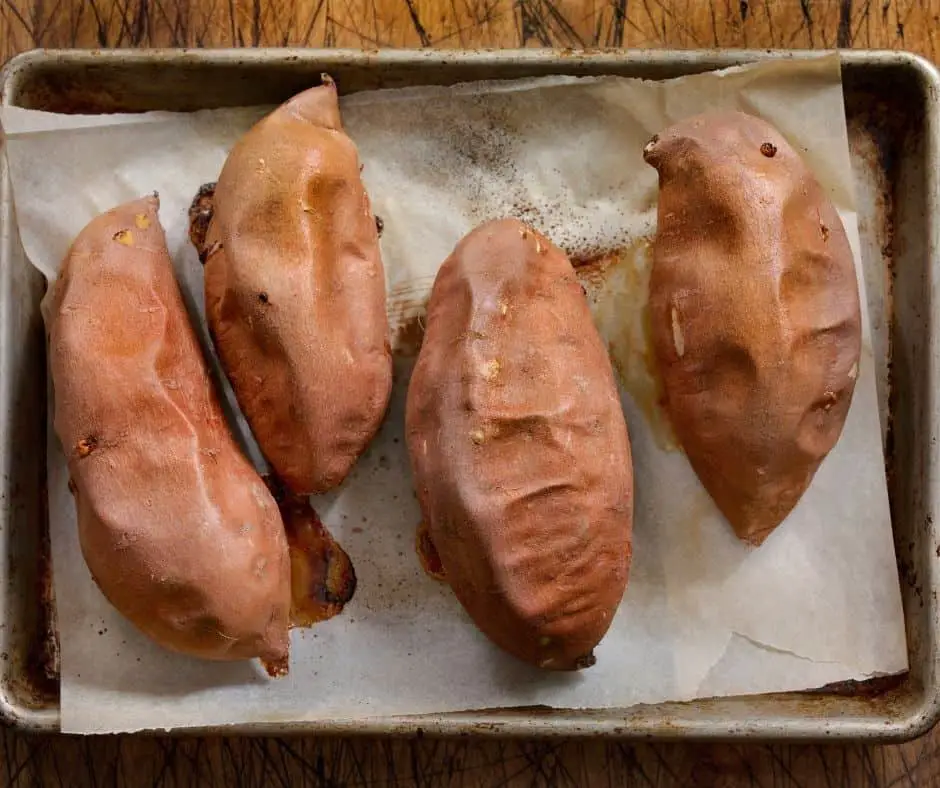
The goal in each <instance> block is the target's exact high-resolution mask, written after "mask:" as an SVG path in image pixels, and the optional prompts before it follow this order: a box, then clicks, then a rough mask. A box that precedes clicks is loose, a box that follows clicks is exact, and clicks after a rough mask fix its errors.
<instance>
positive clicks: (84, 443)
mask: <svg viewBox="0 0 940 788" xmlns="http://www.w3.org/2000/svg"><path fill="white" fill-rule="evenodd" d="M97 448H98V439H97V438H96V437H95V436H94V435H89V436H88V437H87V438H82V440H80V441H79V442H78V445H77V446H76V447H75V453H76V454H77V455H78V456H79V457H82V458H84V457H87V456H88V455H89V454H91V453H92V452H93V451H94V450H95V449H97Z"/></svg>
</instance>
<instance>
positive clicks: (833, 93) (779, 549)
mask: <svg viewBox="0 0 940 788" xmlns="http://www.w3.org/2000/svg"><path fill="white" fill-rule="evenodd" d="M719 107H725V108H739V109H743V110H745V111H748V112H751V113H755V114H758V115H761V116H763V117H764V118H766V119H767V120H769V121H770V122H771V123H773V124H775V125H776V126H777V127H778V128H779V129H780V131H781V132H782V133H783V134H784V135H785V136H786V137H787V138H788V139H789V140H790V142H791V143H792V144H793V145H794V146H795V147H796V148H797V149H798V150H799V151H801V152H802V153H803V154H804V155H805V157H806V159H807V161H808V163H809V164H810V166H811V167H812V168H813V170H814V171H815V172H816V174H817V176H818V177H819V178H820V180H821V181H822V182H823V184H824V185H825V187H826V188H827V190H828V191H829V193H830V194H831V195H832V197H833V199H834V201H835V202H836V204H837V206H838V207H839V209H840V213H841V215H842V218H843V221H844V222H845V225H846V228H847V230H848V233H849V238H850V240H851V242H852V246H853V249H854V250H855V251H856V259H857V261H858V264H859V265H861V262H860V253H859V248H860V244H859V237H858V229H857V221H856V215H855V198H854V189H853V179H852V171H851V166H850V159H849V150H848V143H847V136H846V125H845V118H844V110H843V101H842V90H841V80H840V74H839V66H838V61H837V59H835V58H833V57H822V58H819V59H814V60H812V61H800V62H776V63H766V64H761V65H756V66H751V67H745V68H740V69H735V70H731V71H728V72H723V73H712V74H705V75H699V76H693V77H686V78H683V79H679V80H675V81H670V82H662V83H653V82H642V81H636V80H625V79H620V78H598V79H589V80H579V79H573V78H551V79H547V80H526V81H524V82H517V83H481V84H475V85H464V86H459V87H457V88H421V89H410V90H404V91H383V92H376V93H363V94H358V95H355V96H352V97H349V98H347V99H345V100H344V106H343V112H344V122H345V124H346V127H347V129H348V131H349V133H350V134H351V136H352V137H353V139H354V140H355V141H356V143H357V144H358V145H359V148H360V151H361V154H362V158H363V161H364V163H365V170H364V178H365V181H366V185H367V187H368V189H369V192H370V194H371V197H372V201H373V205H374V208H375V211H376V213H377V214H378V215H379V216H381V217H382V219H383V221H384V228H385V229H384V234H383V236H382V251H383V255H384V260H385V266H386V270H387V276H388V285H389V314H390V317H391V320H392V325H393V337H394V338H395V345H396V350H397V351H398V358H397V360H396V374H397V377H396V383H395V389H394V394H393V398H392V403H391V408H390V411H389V417H388V419H387V421H386V422H385V425H384V427H383V428H382V431H381V433H380V434H379V436H378V437H377V439H376V440H375V442H374V444H373V445H372V447H371V448H370V449H369V451H368V453H367V454H366V455H365V456H364V457H363V458H362V460H361V462H360V463H359V464H358V466H357V468H356V470H355V472H354V473H353V474H352V476H351V478H349V480H348V481H347V482H346V483H345V484H344V485H343V486H342V487H341V489H339V490H338V491H336V492H335V493H333V494H330V495H326V496H322V497H319V498H316V499H314V505H315V507H316V508H317V510H318V511H319V512H320V514H321V516H322V517H323V519H324V521H325V522H326V523H327V525H328V526H329V528H330V529H331V530H332V531H333V533H334V534H336V535H337V536H338V538H339V539H340V540H341V542H342V543H343V545H344V546H345V547H346V549H347V550H348V551H349V553H350V555H351V556H352V558H353V561H354V562H355V566H356V571H357V573H358V576H359V589H358V591H357V593H356V596H355V598H354V600H353V601H352V603H351V604H350V605H349V606H348V607H347V608H346V611H345V613H344V614H343V615H342V616H340V617H339V618H336V619H334V620H332V621H329V622H327V623H325V624H322V625H320V626H317V627H316V628H314V629H312V630H294V632H293V655H292V662H291V673H290V676H289V677H288V678H286V679H281V680H271V679H268V678H267V677H266V676H265V675H264V674H263V672H262V671H261V670H260V669H259V668H258V666H257V665H254V664H250V663H245V664H222V665H220V664H213V663H204V662H199V661H196V660H193V659H188V658H185V657H181V656H178V655H174V654H170V653H167V652H165V651H163V650H161V649H160V648H158V647H157V646H155V645H153V644H151V643H150V642H149V641H147V640H146V639H145V638H144V637H143V636H141V635H139V634H138V633H137V632H136V631H135V630H134V629H133V628H132V627H131V626H130V625H129V624H127V623H126V622H125V621H124V620H123V619H122V618H121V616H119V615H118V614H117V613H116V612H115V611H114V610H113V609H112V608H111V607H110V606H109V605H108V604H107V603H106V602H105V600H104V599H103V597H102V596H101V595H100V593H99V592H98V591H97V589H96V588H95V586H94V584H93V583H92V581H91V578H90V577H89V574H88V572H87V570H86V568H85V565H84V563H83V562H82V560H81V557H80V553H79V547H78V541H77V536H76V528H75V517H74V509H73V505H72V501H71V499H70V496H69V494H68V491H67V488H66V481H67V480H66V471H65V463H64V460H63V457H62V454H61V451H60V449H59V447H58V444H57V442H56V440H55V438H54V436H53V437H51V438H50V454H49V457H50V459H49V494H50V512H51V527H52V546H53V559H54V575H55V591H56V598H57V601H58V620H59V627H60V636H61V664H62V727H63V729H64V730H66V731H83V732H90V731H117V730H134V729H140V728H164V727H184V726H194V725H219V724H225V723H243V722H252V721H266V722H271V721H297V720H310V719H322V718H328V719H334V720H342V719H345V720H348V719H355V718H361V717H368V716H382V715H392V714H419V713H425V712H443V711H454V710H464V709H473V708H484V707H489V708H492V707H500V706H518V705H531V704H547V705H551V706H557V707H626V706H630V705H632V704H636V703H641V702H645V703H650V702H656V701H663V700H677V699H690V698H694V697H703V696H708V695H721V694H735V693H759V692H769V691H783V690H794V689H803V688H808V687H815V686H819V685H822V684H825V683H827V682H831V681H836V680H842V679H858V678H864V677H868V676H871V675H875V674H885V673H894V672H899V671H902V670H904V669H905V668H906V667H907V656H906V649H905V641H904V628H903V622H902V613H901V601H900V593H899V585H898V577H897V570H896V566H895V561H894V548H893V543H892V537H891V524H890V516H889V512H888V499H887V493H886V484H885V474H884V464H883V459H882V444H881V431H880V428H879V411H878V403H877V397H876V386H875V364H874V363H873V359H872V354H871V346H872V345H871V335H870V327H869V321H868V317H867V314H866V316H865V336H866V340H865V352H864V355H863V359H862V363H861V366H860V377H859V380H858V385H857V388H856V392H855V398H854V401H853V403H852V407H851V410H850V413H849V417H848V422H847V424H846V426H845V431H844V433H843V435H842V439H841V440H840V442H839V444H838V445H837V447H836V448H835V450H834V451H833V452H832V453H831V455H830V456H829V458H828V459H827V460H826V461H825V462H824V463H823V465H822V467H821V469H820V471H819V473H818V474H817V476H816V479H815V481H814V482H813V485H812V487H811V488H810V489H809V490H808V492H807V493H806V495H805V496H804V498H803V500H802V501H801V502H800V504H799V506H798V507H797V508H796V509H795V510H794V512H793V513H792V514H791V516H790V517H789V518H788V520H787V521H786V522H785V523H784V524H783V525H782V526H781V527H780V528H779V529H778V530H777V531H776V532H775V533H774V534H773V535H772V536H771V538H770V539H769V540H768V541H767V542H766V543H765V545H764V546H763V547H761V548H760V549H759V550H752V549H748V548H747V547H745V546H744V545H742V544H740V543H739V542H738V541H737V540H736V539H735V538H734V537H733V536H732V533H731V530H730V529H729V528H728V527H727V525H726V524H725V523H724V521H723V520H722V518H721V516H720V515H719V514H718V513H717V511H716V509H715V507H714V505H713V504H712V502H711V500H710V499H709V497H708V495H707V494H706V493H705V492H704V490H703V489H702V487H701V485H700V484H699V482H698V481H697V479H696V477H695V476H694V474H693V473H692V471H691V469H690V467H689V465H688V462H687V460H686V458H685V456H684V455H683V454H682V452H681V451H679V450H677V449H676V448H675V446H674V443H673V442H672V440H671V438H670V435H669V430H668V425H667V424H665V423H664V420H663V419H662V417H661V414H659V413H658V411H657V408H656V404H655V386H654V384H653V380H652V378H651V377H650V374H649V371H648V366H647V357H648V350H647V342H646V336H645V329H644V323H643V319H642V314H643V308H644V304H645V301H646V283H647V277H648V266H649V254H648V241H649V239H650V237H651V236H652V233H653V231H654V227H655V205H656V176H655V173H654V171H653V170H652V169H651V168H650V167H648V166H646V165H645V164H644V163H643V161H642V149H643V145H644V144H645V143H646V142H647V140H648V138H649V137H650V136H651V135H652V134H653V133H655V132H657V131H659V130H660V129H662V128H663V127H664V126H666V125H668V124H669V123H671V122H673V121H676V120H678V119H680V118H682V117H683V116H687V115H690V114H692V113H696V112H700V111H703V110H706V109H715V108H719ZM263 112H264V109H262V108H248V109H235V110H219V111H211V112H200V113H195V114H186V115H179V114H170V113H151V114H145V115H137V116H122V117H95V118H78V117H65V116H50V115H42V114H40V113H34V112H29V111H24V110H15V109H10V110H5V111H4V112H3V115H2V122H3V126H4V128H5V131H6V135H7V136H6V151H7V156H8V157H9V161H10V165H11V172H12V178H13V185H14V197H15V203H16V210H17V216H18V221H19V226H20V232H21V234H22V238H23V242H24V244H25V248H26V251H27V254H28V256H29V259H30V260H31V261H32V262H33V263H34V264H35V265H36V266H37V267H39V268H40V269H41V270H42V271H43V272H44V273H45V274H46V275H47V276H48V277H50V278H54V276H55V272H56V269H57V266H58V265H59V262H60V260H61V259H62V257H63V255H64V253H65V251H66V249H67V247H68V244H69V243H70V241H71V240H72V238H73V237H74V236H75V234H76V233H78V231H79V230H80V229H81V228H82V227H83V226H84V225H85V223H86V222H87V221H89V220H90V219H91V218H92V217H93V216H94V215H95V214H97V213H99V212H100V211H104V210H106V209H108V208H110V207H112V206H114V205H116V204H117V203H120V202H123V201H125V200H128V199H131V198H134V197H138V196H140V195H141V194H144V193H147V192H152V191H154V190H156V191H158V192H159V193H160V197H161V201H162V205H161V212H160V215H161V219H162V221H163V223H164V225H165V227H166V229H167V235H168V239H169V244H170V250H171V253H172V255H173V257H174V261H175V264H176V267H177V272H178V275H179V279H180V282H181V284H182V287H183V290H184V292H185V294H186V300H187V303H188V304H189V306H190V308H191V309H192V310H193V313H194V314H199V313H201V310H202V283H201V271H200V266H199V264H198V261H197V259H196V255H195V253H194V252H193V250H192V249H191V248H190V247H189V245H188V243H187V241H186V209H187V207H188V205H189V202H190V199H191V197H192V196H193V194H194V193H195V192H196V190H197V188H198V187H199V186H200V184H202V183H203V182H206V181H211V180H214V179H215V178H216V176H217V175H218V172H219V169H220V168H221V166H222V163H223V161H224V159H225V155H226V152H227V151H228V149H229V148H230V146H231V145H232V143H233V142H234V141H235V140H236V139H237V138H238V136H239V135H240V134H241V133H242V132H244V131H245V130H246V129H247V128H248V127H249V125H250V124H251V123H252V122H253V121H254V120H255V119H257V118H258V117H260V116H261V115H262V114H263ZM506 214H513V215H516V216H520V217H522V218H524V219H526V220H528V221H529V222H531V223H532V224H534V225H535V226H537V227H539V228H541V229H542V230H544V231H545V232H547V233H548V234H549V235H550V236H551V237H552V238H553V239H554V240H555V241H556V242H558V243H559V244H561V245H562V246H563V247H565V248H566V249H567V250H568V251H569V252H570V253H572V255H573V256H575V257H577V258H579V259H581V260H585V259H587V258H590V257H591V256H592V255H596V253H598V252H605V253H608V254H607V257H606V258H604V259H603V260H601V261H600V262H597V261H595V262H593V263H592V264H590V265H588V266H587V267H586V268H585V269H584V271H585V274H584V277H585V284H586V286H587V289H588V292H589V296H590V298H591V300H592V303H593V306H594V310H595V316H596V319H597V322H598V325H599V327H600V328H601V331H602V332H603V334H604V336H605V338H606V339H607V341H608V343H609V345H610V347H611V353H612V356H613V359H614V362H615V365H616V367H617V370H618V373H619V375H620V379H621V383H622V385H623V402H624V407H625V410H626V413H627V417H628V420H629V426H630V432H631V437H632V442H633V452H634V461H635V472H636V537H635V547H634V555H635V559H634V565H633V573H632V577H631V580H630V586H629V588H628V589H627V594H626V597H625V599H624V601H623V604H622V605H621V607H620V611H619V613H618V614H617V616H616V619H615V621H614V623H613V627H612V629H611V631H610V633H609V634H608V636H607V638H606V639H605V640H604V641H603V643H602V644H601V646H600V647H599V648H598V649H597V657H598V662H597V665H596V666H595V667H593V668H591V669H590V670H587V671H583V672H581V673H577V674H571V675H554V674H546V673H542V672H539V671H537V670H535V669H530V668H528V667H527V666H524V665H522V664H519V663H517V662H516V661H514V660H513V659H512V658H510V657H507V656H505V655H504V654H502V653H500V652H499V651H497V650H496V649H495V648H494V647H492V646H491V645H490V644H489V643H488V642H487V641H486V640H485V639H484V638H483V637H482V636H481V635H480V634H478V633H477V631H476V630H475V628H474V627H473V625H472V624H471V623H470V621H469V620H468V618H467V617H466V616H465V615H464V613H463V612H462V610H461V608H460V607H459V606H458V604H457V603H456V602H455V600H454V598H453V596H452V594H451V593H450V591H449V590H448V588H447V587H446V586H444V585H441V584H439V583H436V582H434V581H432V580H430V579H428V578H426V577H425V576H424V575H423V573H422V571H421V569H420V567H419V564H418V560H417V558H416V556H415V552H414V549H413V545H414V529H415V526H416V525H417V523H418V520H419V512H418V507H417V504H416V502H415V499H414V496H413V493H412V489H411V479H410V474H409V469H408V461H407V457H406V453H405V442H404V436H403V434H402V432H403V409H404V396H405V391H406V388H407V384H408V375H409V370H410V367H411V364H412V363H413V351H414V341H413V339H414V333H415V325H416V322H417V320H418V316H419V315H420V313H421V311H422V309H423V304H424V302H425V299H426V298H427V295H428V292H429V288H430V285H431V283H432V281H433V278H434V275H435V272H436V270H437V267H438V265H439V264H440V263H441V261H442V260H443V259H444V258H445V257H446V255H447V254H448V253H449V252H450V251H451V249H452V247H453V246H454V244H455V243H456V241H457V240H458V239H459V238H460V237H461V236H462V235H463V234H464V233H465V232H467V231H468V230H470V229H471V228H472V227H473V226H474V225H476V224H477V223H479V222H481V221H483V220H485V219H487V218H491V217H497V216H503V215H506ZM872 264H874V265H877V264H879V262H878V261H877V260H873V261H872ZM860 272H861V268H860ZM859 278H860V281H862V282H864V277H863V276H861V275H860V277H859ZM875 297H877V295H876V296H875ZM863 303H865V299H864V298H863ZM200 330H201V332H202V339H203V342H204V345H205V346H206V347H207V348H208V342H207V341H206V337H205V330H204V325H203V324H202V323H200ZM89 374H94V375H101V376H106V375H107V370H106V369H100V370H89ZM226 394H227V395H229V396H230V392H228V391H226ZM238 426H239V429H240V430H241V431H242V433H243V437H244V439H245V440H246V441H248V442H250V438H249V437H248V436H247V435H244V433H245V430H244V423H243V421H241V420H239V422H238ZM252 452H253V456H254V457H255V458H257V450H256V449H255V448H254V447H252Z"/></svg>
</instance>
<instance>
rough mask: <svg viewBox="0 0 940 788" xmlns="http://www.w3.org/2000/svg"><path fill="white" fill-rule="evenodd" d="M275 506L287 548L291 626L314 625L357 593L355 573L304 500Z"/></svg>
mask: <svg viewBox="0 0 940 788" xmlns="http://www.w3.org/2000/svg"><path fill="white" fill-rule="evenodd" d="M277 497H278V496H277V495H275V498H277ZM278 506H279V508H280V510H281V518H282V519H283V520H284V527H285V529H286V530H287V543H288V547H289V549H290V565H291V624H292V625H293V626H296V627H309V626H313V625H314V624H316V623H318V622H320V621H326V620H328V619H330V618H333V617H334V616H337V615H339V614H340V613H341V612H342V611H343V607H344V606H345V605H346V603H348V602H349V600H350V599H352V597H353V594H354V593H355V591H356V572H355V570H354V569H353V565H352V561H350V560H349V556H348V555H347V554H346V552H345V551H344V550H343V548H342V547H340V546H339V543H338V542H337V541H336V540H335V539H333V537H332V536H331V535H330V532H329V531H327V530H326V528H325V527H324V526H323V523H322V522H321V521H320V518H319V516H318V515H317V513H316V511H314V509H313V507H311V506H310V503H309V502H308V500H307V499H306V498H304V497H298V496H288V497H286V498H284V499H282V500H280V501H278Z"/></svg>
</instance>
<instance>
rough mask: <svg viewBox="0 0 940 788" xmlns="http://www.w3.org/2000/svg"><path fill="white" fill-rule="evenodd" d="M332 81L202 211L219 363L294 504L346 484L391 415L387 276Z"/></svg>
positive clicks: (302, 99)
mask: <svg viewBox="0 0 940 788" xmlns="http://www.w3.org/2000/svg"><path fill="white" fill-rule="evenodd" d="M359 169H360V168H359V157H358V153H357V151H356V147H355V145H354V144H353V142H352V140H350V139H349V137H348V136H347V135H346V134H345V132H344V131H343V128H342V125H341V123H340V115H339V104H338V100H337V96H336V88H335V86H334V84H333V82H332V81H331V80H329V78H328V77H324V83H323V84H322V85H320V86H318V87H315V88H312V89H310V90H307V91H305V92H304V93H301V94H299V95H297V96H295V97H294V98H292V99H291V100H290V101H288V102H287V103H286V104H284V105H282V106H281V107H280V108H278V109H277V110H275V111H274V112H273V113H271V114H270V115H268V116H267V117H266V118H264V119H263V120H261V121H260V122H259V123H258V124H256V125H255V126H254V127H253V128H252V129H251V130H250V131H249V132H248V133H247V134H246V135H245V136H244V137H243V138H242V139H241V140H240V141H239V142H238V144H236V145H235V147H234V148H233V149H232V151H231V153H230V154H229V156H228V159H227V160H226V162H225V166H224V167H223V169H222V173H221V175H220V176H219V181H218V183H217V184H216V185H215V187H214V190H213V189H212V188H211V187H210V188H206V189H203V190H202V191H200V194H199V195H197V197H196V200H195V201H194V203H193V208H192V210H191V232H190V236H191V238H193V240H194V241H195V243H196V245H197V248H198V249H199V251H200V256H201V257H202V259H203V261H204V263H205V285H206V311H207V314H208V320H209V327H210V329H211V331H212V334H213V338H214V341H215V345H216V348H217V349H218V353H219V357H220V359H221V361H222V364H223V366H224V367H225V371H226V374H227V375H228V377H229V379H230V380H231V383H232V388H233V390H234V392H235V396H236V398H237V399H238V403H239V405H240V406H241V409H242V411H243V412H244V414H245V417H246V418H247V419H248V423H249V425H250V426H251V429H252V432H253V433H254V435H255V437H256V439H257V441H258V445H259V446H260V448H261V451H262V452H263V453H264V455H265V457H266V458H267V460H268V461H269V462H270V464H271V466H272V468H273V470H274V472H275V473H276V475H277V476H278V477H279V478H280V480H281V481H282V482H283V483H284V484H286V486H287V487H288V488H289V489H290V491H291V492H293V493H295V494H307V493H321V492H325V491H326V490H329V489H330V488H332V487H335V486H336V485H337V484H339V483H340V482H341V481H342V480H343V479H344V478H345V477H346V475H347V474H348V473H349V470H350V468H351V467H352V465H353V464H354V463H355V461H356V459H357V458H358V457H359V455H360V454H361V453H362V452H363V450H364V449H365V448H366V446H367V445H368V443H369V441H370V440H371V439H372V437H373V436H374V434H375V432H376V431H377V429H378V427H379V425H380V423H381V421H382V418H383V416H384V415H385V410H386V407H387V405H388V400H389V395H390V393H391V384H392V360H391V351H390V348H389V342H388V319H387V316H386V312H385V276H384V271H383V268H382V261H381V258H380V254H379V245H378V235H377V231H376V221H375V217H374V216H373V214H372V210H371V208H370V205H369V198H368V196H367V195H366V192H365V189H364V188H363V185H362V181H361V179H360V177H359Z"/></svg>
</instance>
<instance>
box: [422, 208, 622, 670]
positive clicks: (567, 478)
mask: <svg viewBox="0 0 940 788" xmlns="http://www.w3.org/2000/svg"><path fill="white" fill-rule="evenodd" d="M406 432H407V440H408V449H409V453H410V457H411V462H412V468H413V472H414V478H415V487H416V491H417V494H418V499H419V503H420V505H421V509H422V513H423V515H424V518H425V521H426V522H427V526H428V530H429V533H430V536H431V539H432V541H433V543H434V545H435V547H436V548H437V551H438V553H439V556H440V560H441V563H442V565H443V570H444V571H443V574H444V575H445V576H446V579H447V582H449V583H450V585H451V587H452V588H453V590H454V593H455V595H456V596H457V598H458V600H459V601H460V603H461V604H462V605H463V607H464V608H465V609H466V610H467V612H468V613H469V614H470V616H471V618H472V619H473V620H474V622H475V623H476V625H477V626H478V627H479V628H480V629H481V630H482V631H483V632H484V633H485V634H486V635H487V636H488V637H489V638H490V639H491V640H493V641H494V642H495V643H496V644H497V645H499V646H501V647H502V648H503V649H505V650H506V651H508V652H510V653H512V654H514V655H515V656H517V657H519V658H520V659H522V660H525V661H526V662H529V663H531V664H534V665H537V666H539V667H543V668H547V669H557V670H570V669H577V668H582V667H588V666H590V665H591V664H593V662H594V656H593V649H594V647H595V646H596V645H597V643H598V642H599V641H600V640H601V638H602V637H603V636H604V634H605V633H606V632H607V629H608V627H609V626H610V624H611V621H612V619H613V616H614V613H615V612H616V610H617V607H618V605H619V603H620V600H621V598H622V596H623V593H624V589H625V587H626V583H627V575H628V570H629V565H630V556H631V528H632V516H633V500H632V496H633V470H632V465H631V458H630V445H629V441H628V437H627V428H626V423H625V421H624V417H623V412H622V410H621V405H620V400H619V397H618V393H617V388H616V385H615V383H614V378H613V372H612V369H611V365H610V360H609V358H608V356H607V352H606V349H605V347H604V345H603V342H602V341H601V339H600V337H599V335H598V333H597V330H596V329H595V327H594V324H593V322H592V320H591V315H590V312H589V309H588V305H587V302H586V299H585V297H584V294H583V293H582V291H581V288H580V285H579V284H578V282H577V280H576V279H575V275H574V270H573V269H572V267H571V264H570V262H569V261H568V259H567V257H566V256H565V255H564V253H563V252H561V251H560V250H559V249H557V248H556V247H555V246H553V245H552V244H551V243H550V242H549V241H548V240H547V239H546V238H544V237H543V236H541V235H539V234H538V233H536V232H535V231H534V230H532V229H530V228H528V227H526V226H525V225H523V224H521V223H520V222H517V221H515V220H503V221H497V222H490V223H488V224H485V225H483V226H481V227H479V228H477V229H476V230H474V231H473V232H471V233H470V234H469V235H468V236H466V237H465V238H464V239H463V240H462V241H461V242H460V243H459V244H458V246H457V247H456V249H455V250H454V252H453V253H452V254H451V256H450V257H449V258H448V259H447V260H446V261H445V262H444V264H443V266H442V267H441V269H440V271H439V273H438V275H437V278H436V280H435V283H434V288H433V291H432V293H431V298H430V302H429V305H428V319H427V328H426V331H425V336H424V342H423V344H422V347H421V351H420V354H419V357H418V360H417V363H416V366H415V368H414V372H413V376H412V378H411V382H410V384H409V389H408V399H407V405H406Z"/></svg>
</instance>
